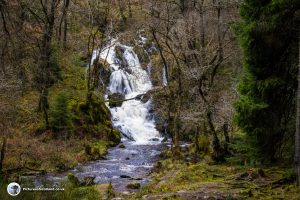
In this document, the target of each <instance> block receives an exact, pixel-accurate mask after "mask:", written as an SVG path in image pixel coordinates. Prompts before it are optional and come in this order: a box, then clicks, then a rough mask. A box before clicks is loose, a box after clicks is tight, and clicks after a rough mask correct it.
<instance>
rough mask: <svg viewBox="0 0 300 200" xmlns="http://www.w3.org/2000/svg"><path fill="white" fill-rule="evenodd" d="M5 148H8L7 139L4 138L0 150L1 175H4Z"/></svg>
mask: <svg viewBox="0 0 300 200" xmlns="http://www.w3.org/2000/svg"><path fill="white" fill-rule="evenodd" d="M5 148H6V138H5V137H3V138H2V144H1V149H0V174H1V173H2V170H3V160H4V157H5Z"/></svg>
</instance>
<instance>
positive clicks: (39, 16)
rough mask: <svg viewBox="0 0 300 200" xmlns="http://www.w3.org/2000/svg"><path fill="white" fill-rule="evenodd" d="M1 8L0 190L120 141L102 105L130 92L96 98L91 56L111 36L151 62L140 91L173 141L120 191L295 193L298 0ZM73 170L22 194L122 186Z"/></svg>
mask: <svg viewBox="0 0 300 200" xmlns="http://www.w3.org/2000/svg"><path fill="white" fill-rule="evenodd" d="M0 16H1V17H0V71H1V72H0V82H1V83H0V136H1V140H0V172H1V179H0V184H1V190H0V199H6V198H8V197H7V196H6V185H7V183H9V182H12V181H19V180H20V176H22V175H32V174H43V173H49V172H58V171H60V172H64V171H66V170H68V169H71V168H73V167H74V166H76V165H78V163H85V162H87V161H90V160H98V159H103V158H104V157H105V155H106V153H107V149H108V148H110V147H114V146H116V145H118V144H119V143H120V140H121V135H122V133H121V132H120V131H119V130H117V129H116V127H114V126H113V123H112V118H111V114H110V112H109V109H108V108H107V106H106V105H105V103H107V102H108V103H109V104H118V103H120V101H121V104H122V101H130V99H129V100H126V99H125V100H124V99H121V100H120V99H119V98H118V96H113V95H112V97H109V99H108V100H106V99H105V98H104V95H105V94H106V88H107V86H108V84H109V76H110V72H109V66H108V65H107V63H106V62H105V61H104V60H101V59H100V58H99V57H97V58H96V59H95V60H94V62H93V63H91V60H92V56H93V51H94V50H95V49H100V50H101V49H103V48H104V47H105V46H107V44H109V42H110V41H111V39H112V38H118V40H119V41H121V42H122V43H124V44H126V45H129V46H132V47H133V49H134V51H135V52H136V53H137V55H138V57H139V60H140V62H141V64H142V67H143V68H144V69H147V67H148V66H147V65H148V63H151V74H150V76H151V81H152V84H153V88H152V90H151V91H149V92H148V93H147V94H145V95H144V96H147V98H150V97H151V98H152V100H153V108H152V112H153V114H154V116H155V122H156V128H157V130H159V131H160V133H161V134H162V136H163V137H166V138H170V139H171V148H170V149H169V150H166V151H164V152H162V155H161V156H160V157H161V158H160V160H159V161H158V163H157V164H156V167H155V168H154V170H153V171H154V172H153V173H154V175H153V176H154V178H153V182H151V183H150V184H149V185H148V186H146V187H145V188H144V189H141V190H140V191H139V192H137V193H133V194H131V195H129V196H128V195H127V196H121V197H122V198H124V199H142V198H144V197H145V195H146V197H149V198H148V199H198V198H199V199H202V198H204V196H205V195H206V196H208V197H209V196H210V195H212V196H211V197H212V199H253V198H256V199H272V198H274V199H277V198H278V199H288V198H289V199H299V198H300V197H299V189H298V186H299V183H300V86H299V84H298V81H300V70H299V69H300V67H299V62H300V50H299V46H300V45H299V44H300V40H299V38H300V32H299V30H300V1H299V0H240V1H239V0H39V1H37V0H0ZM141 36H142V37H144V38H147V42H146V43H145V44H141V43H140V42H139V40H138V39H139V37H141ZM116 106H117V105H116ZM183 143H188V144H190V145H189V146H188V148H182V147H181V144H183ZM170 173H171V174H172V173H173V174H176V175H174V177H172V175H170ZM230 177H231V178H230ZM74 179H75V181H74ZM69 182H70V183H69V186H68V187H67V188H68V192H67V194H66V193H64V194H62V193H60V194H56V196H51V194H49V193H47V195H43V194H42V193H36V194H35V195H36V196H32V195H33V194H32V193H30V194H29V196H26V195H25V194H24V195H25V196H20V198H22V197H23V199H84V198H85V199H101V198H102V197H103V196H105V198H106V199H113V198H114V197H116V195H117V196H118V194H114V192H113V188H111V185H109V186H108V189H107V190H105V192H104V193H105V194H102V193H101V192H102V191H100V192H99V191H98V190H97V189H94V188H90V187H86V188H84V189H85V190H83V188H81V187H80V186H79V185H78V183H76V178H74V177H72V176H71V175H70V176H69ZM74 182H75V183H74ZM192 183H193V184H192ZM196 183H199V184H198V185H195V184H196ZM234 186H235V187H234ZM2 188H3V189H2ZM80 188H81V189H80ZM201 188H202V189H201ZM182 190H183V191H184V192H181V193H178V191H182ZM203 191H208V192H207V193H205V192H203ZM170 194H171V196H164V195H170ZM30 195H31V196H30ZM39 195H40V196H39ZM48 195H49V196H48ZM52 195H53V194H52ZM143 195H144V196H143ZM151 195H153V196H151ZM155 195H156V196H155ZM193 195H194V196H193ZM197 195H198V196H197ZM101 196H102V197H101ZM146 197H145V198H146ZM105 198H104V199H105ZM146 199H147V198H146Z"/></svg>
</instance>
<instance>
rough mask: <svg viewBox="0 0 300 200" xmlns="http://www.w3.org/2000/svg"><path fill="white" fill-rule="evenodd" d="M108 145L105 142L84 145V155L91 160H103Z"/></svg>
mask: <svg viewBox="0 0 300 200" xmlns="http://www.w3.org/2000/svg"><path fill="white" fill-rule="evenodd" d="M108 147H109V145H108V142H106V141H99V142H95V143H93V144H91V145H86V146H85V148H84V151H85V154H86V155H87V156H88V157H90V159H91V160H97V159H101V158H104V156H105V155H106V154H107V149H108Z"/></svg>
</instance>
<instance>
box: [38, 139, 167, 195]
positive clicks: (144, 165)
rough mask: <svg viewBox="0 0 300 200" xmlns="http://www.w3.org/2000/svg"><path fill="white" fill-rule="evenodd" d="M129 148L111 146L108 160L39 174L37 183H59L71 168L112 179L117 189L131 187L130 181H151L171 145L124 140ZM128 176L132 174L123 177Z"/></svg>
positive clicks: (77, 173)
mask: <svg viewBox="0 0 300 200" xmlns="http://www.w3.org/2000/svg"><path fill="white" fill-rule="evenodd" d="M123 144H124V145H125V148H119V147H118V146H117V147H113V148H110V149H109V151H108V154H107V156H106V158H107V159H106V160H97V161H91V162H88V163H86V164H84V165H78V166H77V167H76V168H75V169H73V170H70V171H68V172H65V173H63V174H56V175H46V176H43V177H35V184H36V185H37V186H42V185H43V184H42V183H43V182H45V180H46V182H52V183H53V184H58V183H59V182H61V181H62V180H65V179H66V175H67V173H69V172H71V173H73V174H74V175H75V176H76V177H78V178H79V179H80V180H82V179H84V178H85V177H95V180H94V181H95V183H99V184H101V183H109V182H111V183H112V185H113V188H114V190H115V191H117V192H125V191H130V190H129V189H127V188H126V186H127V185H128V184H129V183H133V182H134V183H136V182H138V183H140V184H141V185H142V186H144V185H145V184H147V183H148V182H149V181H150V178H149V173H150V172H151V169H152V168H153V166H154V164H155V162H156V161H157V159H158V156H159V154H160V152H161V151H162V150H164V149H167V148H168V143H161V142H158V141H157V142H154V141H153V142H150V143H149V144H145V145H136V143H134V142H131V141H128V140H123ZM121 176H128V177H130V178H121Z"/></svg>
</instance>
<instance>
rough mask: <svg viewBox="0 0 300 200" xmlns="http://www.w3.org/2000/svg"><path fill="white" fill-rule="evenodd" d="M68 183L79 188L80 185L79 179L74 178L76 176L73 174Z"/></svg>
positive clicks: (69, 175)
mask: <svg viewBox="0 0 300 200" xmlns="http://www.w3.org/2000/svg"><path fill="white" fill-rule="evenodd" d="M68 181H69V182H70V184H71V185H72V186H74V187H78V186H79V185H80V182H79V180H78V178H77V177H76V176H74V174H72V173H69V174H68Z"/></svg>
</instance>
